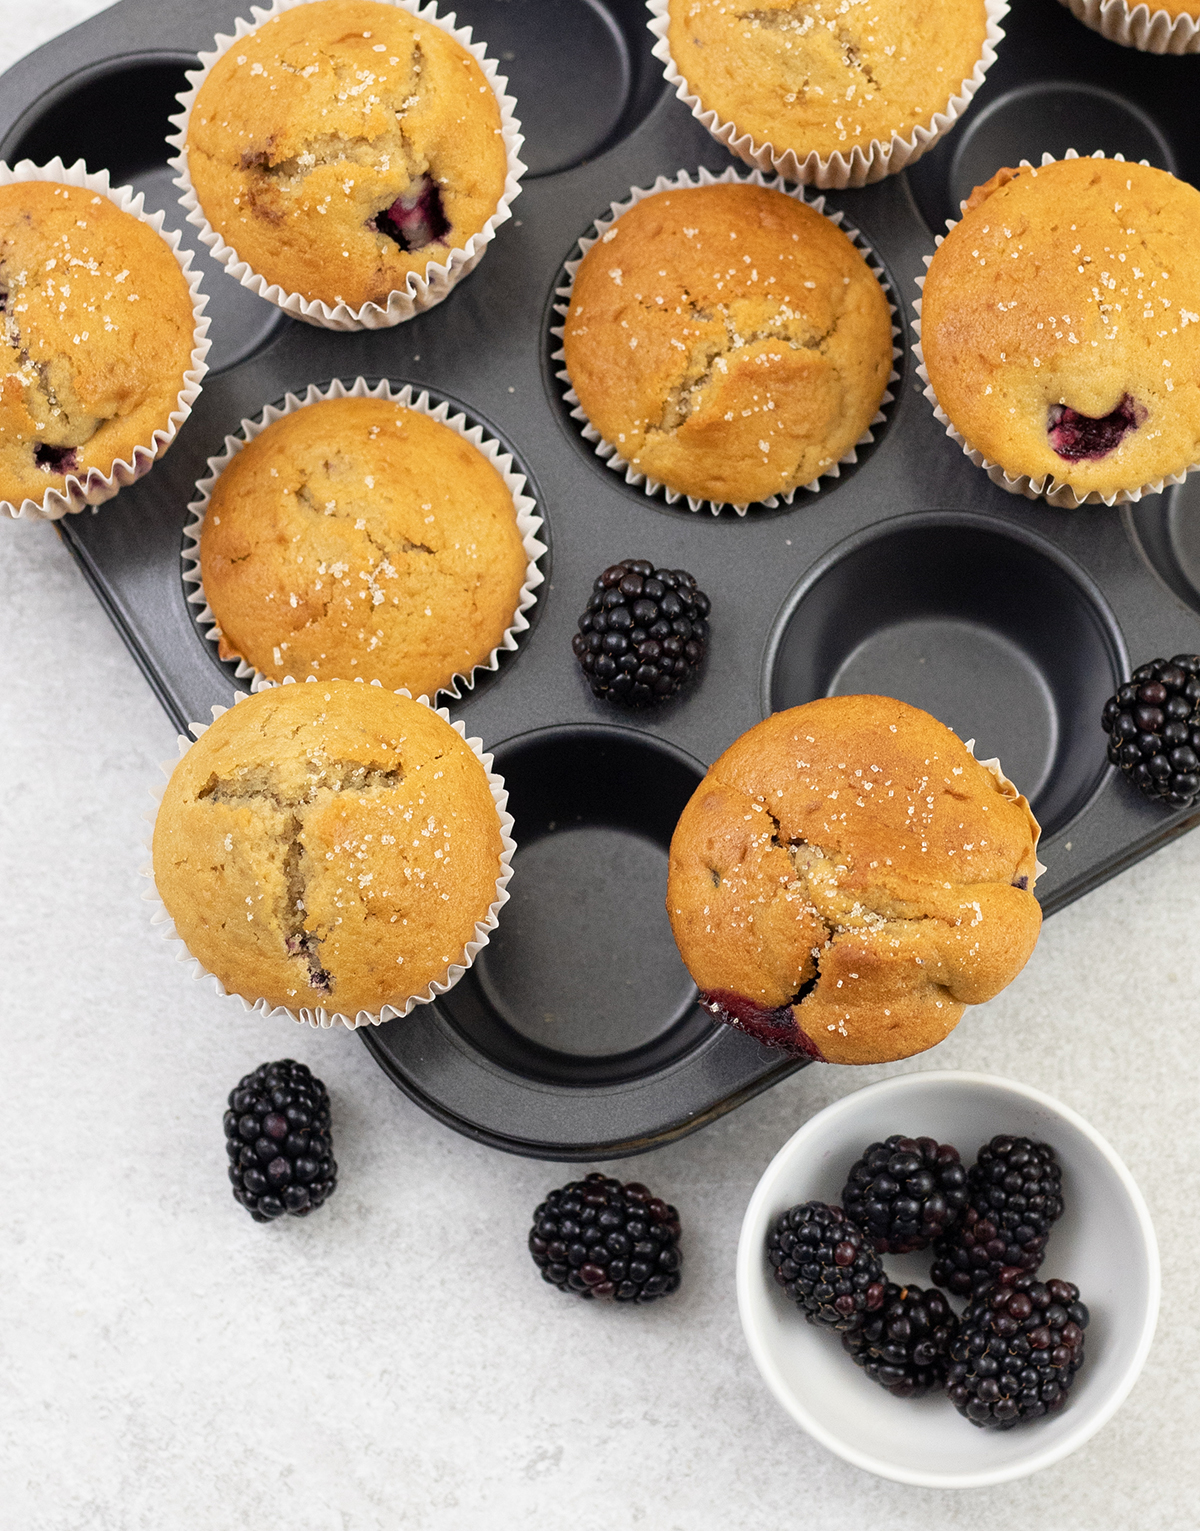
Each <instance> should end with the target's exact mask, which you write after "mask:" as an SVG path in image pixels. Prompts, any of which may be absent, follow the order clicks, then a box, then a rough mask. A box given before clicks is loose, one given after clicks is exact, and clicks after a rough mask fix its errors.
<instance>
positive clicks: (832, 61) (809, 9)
mask: <svg viewBox="0 0 1200 1531" xmlns="http://www.w3.org/2000/svg"><path fill="white" fill-rule="evenodd" d="M986 37H987V12H986V9H985V6H984V0H942V3H941V4H934V3H931V0H806V3H803V4H796V3H795V0H745V3H743V4H739V3H738V0H671V5H670V27H669V30H668V33H667V38H668V41H669V43H670V46H671V56H672V58H673V59H674V60H675V64H676V67H677V68H678V70H679V72H680V74H682V75H683V76H684V77H685V78H686V80H687V82H688V86H689V87H690V89H691V91H692V94H693V95H697V96H699V97H700V102H701V105H702V106H703V107H704V109H705V110H706V111H715V112H716V113H717V115H718V116H719V117H720V118H722V119H723V120H724V121H726V122H732V123H734V124H736V126H737V128H738V130H739V131H740V132H742V133H749V134H750V135H751V137H752V138H753V139H754V140H755V142H756V143H759V144H764V143H769V144H771V145H772V147H773V148H774V149H775V150H776V151H777V152H778V153H780V154H782V153H784V152H785V151H786V150H788V149H791V150H792V151H793V152H794V153H795V155H796V157H797V159H800V160H803V159H804V158H805V157H806V156H807V155H808V154H811V153H812V152H813V151H814V150H815V151H816V152H817V153H818V154H820V155H821V156H822V158H828V157H829V156H830V155H832V154H841V155H843V156H845V157H846V158H849V156H850V154H851V153H852V152H853V151H854V149H856V148H859V149H861V150H862V151H863V152H864V154H865V153H867V152H868V151H869V147H870V144H871V141H872V139H878V140H879V141H880V142H881V143H882V144H883V145H884V146H885V147H886V146H887V145H888V144H889V143H890V141H891V137H892V134H893V133H896V134H899V136H900V137H901V138H909V137H911V136H912V132H913V129H914V128H915V127H917V126H918V124H920V125H923V126H927V125H928V124H929V123H930V121H931V119H932V118H933V115H934V113H935V112H942V111H945V109H946V106H947V104H948V103H949V101H950V98H951V96H954V95H957V94H958V92H959V90H960V88H961V86H962V83H963V81H964V80H966V79H969V78H970V76H971V75H972V73H973V72H974V69H975V65H976V63H977V62H978V61H979V59H980V57H981V55H982V53H983V45H984V41H985V39H986Z"/></svg>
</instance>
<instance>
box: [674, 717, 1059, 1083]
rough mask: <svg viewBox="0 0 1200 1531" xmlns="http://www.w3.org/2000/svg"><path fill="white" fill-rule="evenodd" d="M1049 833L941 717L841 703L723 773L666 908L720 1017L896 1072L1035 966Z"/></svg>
mask: <svg viewBox="0 0 1200 1531" xmlns="http://www.w3.org/2000/svg"><path fill="white" fill-rule="evenodd" d="M1038 834H1039V830H1038V826H1037V823H1036V821H1035V819H1034V817H1033V815H1032V813H1031V812H1030V810H1029V805H1028V803H1027V802H1026V801H1025V799H1024V798H1023V797H1020V796H1018V794H1017V791H1016V789H1015V788H1014V787H1012V785H1011V784H1010V783H1006V782H1004V781H1003V780H1002V779H1000V778H998V776H997V775H994V774H993V773H992V772H991V771H990V770H989V769H988V768H987V767H986V766H983V765H981V764H979V762H978V761H976V760H975V758H974V756H973V755H972V754H971V752H970V751H969V750H968V749H967V748H966V746H965V745H964V744H963V743H962V742H961V741H960V740H959V739H958V738H956V737H955V735H954V734H953V733H951V731H950V730H949V729H948V728H946V727H945V726H944V725H943V724H941V723H939V722H938V721H937V719H936V718H932V717H930V716H929V714H928V713H926V712H921V711H920V710H919V709H918V708H916V707H909V706H908V705H906V704H905V703H904V702H898V701H894V700H892V698H890V697H881V696H840V697H827V698H824V699H822V700H821V701H816V702H809V703H807V704H806V705H805V706H803V707H793V708H791V709H789V710H788V711H786V712H777V713H775V714H774V715H773V716H772V717H769V718H767V719H766V720H765V722H762V723H759V724H758V725H757V726H756V727H754V728H752V729H750V730H749V731H748V732H747V733H745V734H743V735H742V737H741V738H740V739H738V740H736V741H735V742H734V743H733V744H732V745H731V746H730V748H729V749H727V750H726V751H725V753H724V754H723V755H722V756H721V757H720V759H718V760H717V761H715V762H714V764H713V765H712V766H711V767H710V769H709V772H708V775H707V776H706V777H705V778H704V780H703V781H702V782H701V783H700V785H699V787H697V789H696V791H695V793H694V795H693V796H692V799H691V801H690V802H689V803H688V805H687V807H686V808H685V809H684V811H683V814H682V815H681V817H680V820H679V823H678V825H677V826H676V829H675V834H674V836H673V838H672V840H671V856H670V872H669V879H668V885H667V911H668V913H669V915H670V918H671V927H672V929H673V931H674V933H675V940H676V943H677V945H678V947H679V950H680V954H681V955H682V957H683V960H684V962H685V964H686V965H687V968H688V971H689V972H690V973H691V975H692V977H693V978H694V979H695V980H696V983H697V985H698V986H699V988H700V990H701V999H702V1002H703V1003H704V1004H705V1005H706V1006H707V1008H708V1009H710V1010H711V1011H712V1012H713V1014H714V1015H717V1016H719V1017H720V1018H721V1019H722V1020H724V1021H727V1022H729V1023H731V1024H732V1025H735V1026H739V1027H741V1028H742V1029H744V1030H746V1031H749V1032H751V1033H753V1034H754V1035H756V1036H758V1037H759V1038H761V1039H762V1040H763V1041H766V1042H769V1043H772V1044H774V1045H777V1046H780V1047H784V1048H787V1049H788V1050H790V1051H793V1052H797V1053H805V1054H807V1055H808V1056H809V1057H811V1058H816V1059H823V1060H825V1061H826V1062H829V1063H886V1062H889V1061H891V1060H893V1059H896V1058H907V1057H910V1056H911V1055H912V1054H913V1053H919V1052H923V1051H924V1050H925V1049H926V1048H928V1047H932V1046H934V1044H935V1043H937V1042H940V1041H941V1040H942V1038H943V1037H945V1036H946V1034H947V1033H948V1032H950V1031H951V1030H952V1029H953V1028H954V1027H955V1025H957V1023H958V1021H959V1019H960V1018H961V1016H962V1013H963V1007H964V1006H965V1005H977V1004H980V1003H981V1002H982V1001H984V1000H987V999H991V998H993V996H994V995H996V994H998V993H999V992H1000V990H1001V989H1003V988H1004V987H1005V986H1006V985H1007V984H1009V983H1011V982H1012V980H1013V979H1014V978H1015V977H1016V976H1017V974H1018V973H1019V972H1020V971H1021V969H1022V968H1023V967H1024V965H1025V963H1026V961H1027V960H1028V958H1029V956H1030V954H1031V952H1032V951H1033V948H1034V945H1035V943H1036V942H1037V938H1038V931H1039V929H1040V928H1041V911H1040V909H1039V907H1038V902H1037V900H1036V898H1035V897H1034V896H1033V885H1034V880H1035V878H1036V876H1037V872H1038V863H1037V857H1036V854H1035V851H1036V845H1037V838H1038Z"/></svg>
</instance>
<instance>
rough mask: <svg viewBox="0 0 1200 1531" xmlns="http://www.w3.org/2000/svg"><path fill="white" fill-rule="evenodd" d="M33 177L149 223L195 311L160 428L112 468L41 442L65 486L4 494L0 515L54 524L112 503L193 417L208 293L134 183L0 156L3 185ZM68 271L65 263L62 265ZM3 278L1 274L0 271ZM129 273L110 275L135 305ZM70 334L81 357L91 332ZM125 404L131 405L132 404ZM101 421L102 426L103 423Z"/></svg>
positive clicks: (203, 367) (2, 304) (204, 352)
mask: <svg viewBox="0 0 1200 1531" xmlns="http://www.w3.org/2000/svg"><path fill="white" fill-rule="evenodd" d="M31 181H50V182H55V183H58V184H61V185H62V186H67V187H73V188H77V189H78V190H80V191H84V192H91V193H92V198H91V199H90V200H91V201H96V200H98V199H99V198H101V197H104V198H106V199H107V200H108V201H109V202H111V203H112V204H113V206H114V207H116V208H118V209H119V210H120V211H121V212H123V213H128V214H129V215H130V217H132V218H136V219H137V220H138V222H139V223H144V224H146V225H148V226H149V227H150V228H151V229H153V230H154V232H155V233H156V234H157V235H158V236H159V237H160V238H161V239H162V240H163V242H164V244H165V245H166V246H167V248H168V249H169V250H170V252H171V254H172V256H173V257H174V260H175V261H176V262H177V264H178V266H179V269H180V271H181V272H182V273H183V276H184V279H185V281H186V284H187V291H188V295H189V298H190V302H191V309H192V324H193V334H192V346H191V354H190V357H189V365H188V366H187V367H185V369H184V370H183V372H182V374H181V375H180V380H179V381H180V387H179V391H178V394H177V396H176V399H175V405H174V408H172V409H170V410H169V411H168V412H167V414H166V416H165V418H164V419H163V421H162V424H161V425H159V426H156V427H155V428H154V429H153V430H151V431H150V432H149V433H148V437H147V440H146V441H145V443H144V444H143V443H138V444H137V445H136V446H134V448H133V449H132V451H129V452H128V453H126V454H124V455H120V456H117V457H115V458H114V459H113V461H112V463H111V466H110V467H109V469H108V471H107V472H105V471H104V470H103V469H101V468H99V467H96V466H93V467H90V468H81V467H77V463H76V458H77V449H76V448H71V447H67V448H60V447H55V446H45V447H41V448H39V452H38V461H39V463H40V465H41V466H43V467H45V468H46V470H47V472H50V471H54V472H55V473H56V474H63V475H65V479H64V483H63V486H62V488H61V489H59V488H48V489H46V491H45V492H44V493H43V494H42V495H41V496H40V498H35V497H33V496H26V497H25V498H23V499H20V500H6V499H3V498H0V516H10V517H25V518H26V519H29V520H42V521H57V520H59V519H60V518H61V517H62V516H65V515H69V514H76V513H78V512H79V511H81V510H82V509H83V508H84V506H85V505H91V506H92V507H93V508H95V507H96V506H98V505H102V504H103V503H104V502H105V501H106V500H111V499H112V497H113V496H114V495H115V494H116V493H117V492H118V491H119V490H121V489H123V488H125V487H126V486H127V485H129V484H132V483H134V482H135V480H137V479H139V478H141V477H142V476H143V474H145V473H148V472H149V471H150V469H151V467H152V466H153V465H154V463H155V462H157V460H158V459H159V458H160V457H161V456H162V455H163V453H164V452H165V451H166V450H167V448H168V447H169V446H170V445H171V443H172V442H173V441H174V440H175V437H176V436H177V435H178V433H179V429H180V427H181V426H182V425H183V422H184V421H185V420H186V419H187V418H188V416H189V415H190V414H191V412H192V406H193V405H194V404H195V402H196V400H197V398H198V397H199V396H200V388H201V384H202V382H203V380H204V376H205V374H206V373H207V371H208V364H207V361H206V357H207V356H208V351H209V341H208V338H207V337H208V325H209V321H208V320H207V319H206V318H205V317H204V309H205V306H206V305H207V303H208V298H207V297H206V296H205V295H204V294H203V293H202V292H201V290H200V273H199V272H198V271H193V270H192V253H191V251H190V250H187V249H184V248H182V247H181V245H180V237H179V235H178V234H177V233H170V232H167V231H165V230H164V229H163V214H162V213H147V212H145V211H144V205H143V204H144V199H143V197H142V195H141V193H140V192H139V193H137V194H135V193H134V191H133V190H132V188H131V187H128V186H110V185H109V180H108V171H107V170H100V171H97V172H96V173H95V174H89V173H88V168H87V166H86V164H85V163H84V161H83V160H77V161H76V162H75V164H73V165H71V166H70V167H67V166H65V165H64V164H63V162H62V160H61V159H53V160H51V161H50V162H49V163H48V164H46V165H35V164H33V163H32V161H30V160H21V161H20V163H19V164H17V165H15V166H13V167H12V168H11V169H10V167H9V166H8V165H6V164H4V163H3V162H2V161H0V186H13V185H19V184H23V183H28V182H31ZM66 269H67V268H66V263H65V262H64V270H66ZM0 275H3V273H2V272H0ZM129 276H130V273H129V272H128V271H122V272H121V273H119V274H114V278H113V280H114V283H118V284H122V287H121V293H122V299H123V300H124V303H129V302H133V301H134V296H135V294H134V289H135V285H136V273H134V277H135V281H129ZM124 284H127V286H126V285H124ZM4 287H5V290H4V293H3V295H2V296H0V312H3V311H5V310H6V309H7V308H8V307H9V306H10V305H11V309H12V312H11V313H10V314H9V316H8V322H9V325H10V332H11V328H12V327H13V326H15V328H16V330H17V331H18V332H19V330H20V314H21V307H20V306H19V304H18V302H17V296H18V294H17V291H16V290H15V289H14V290H10V288H9V285H8V283H7V282H6V283H5V284H4ZM114 290H115V289H114ZM136 296H140V295H136ZM139 313H140V311H139ZM94 322H95V323H96V324H98V325H99V324H104V325H108V324H110V323H111V322H112V321H111V318H110V316H109V315H107V314H105V313H97V314H96V317H95V320H94ZM72 338H73V340H74V343H75V344H76V345H78V346H79V347H80V354H81V357H82V356H84V355H86V351H87V341H88V335H87V333H86V331H84V330H82V329H81V330H80V332H79V333H78V334H77V335H75V336H74V337H72ZM124 402H125V403H126V405H127V406H128V405H129V404H130V403H131V402H133V401H130V400H126V401H124ZM98 423H99V424H100V425H102V424H103V421H102V420H101V421H100V422H98Z"/></svg>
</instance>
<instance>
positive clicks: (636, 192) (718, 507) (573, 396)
mask: <svg viewBox="0 0 1200 1531" xmlns="http://www.w3.org/2000/svg"><path fill="white" fill-rule="evenodd" d="M732 183H737V184H739V185H744V186H762V187H765V188H766V189H767V190H768V191H778V192H782V193H783V195H784V196H786V197H792V198H794V199H795V200H796V201H797V202H803V203H805V205H806V206H807V207H811V208H812V209H813V210H814V211H815V212H818V213H821V214H822V215H823V216H824V217H826V218H828V220H829V222H830V223H832V224H834V225H835V226H836V227H837V228H839V229H841V231H842V233H843V234H845V236H846V237H847V239H849V240H850V242H851V244H853V245H854V246H856V248H857V249H858V251H859V253H860V254H861V255H863V256H864V257H865V258H866V261H867V265H868V266H869V267H870V269H871V272H872V274H873V275H874V276H875V278H876V280H877V281H878V282H879V285H880V287H882V288H883V294H884V297H885V298H886V300H887V306H888V313H889V314H890V315H891V317H892V370H891V372H890V374H889V375H888V387H886V388H885V389H884V391H883V396H882V398H881V399H880V401H879V405H880V407H879V409H878V410H877V411H876V412H875V414H874V415H872V416H871V421H870V425H868V427H867V429H866V430H865V431H864V432H863V433H862V435H861V436H860V437H859V438H858V440H857V441H856V442H855V443H854V446H852V447H851V448H850V450H849V451H848V452H845V453H844V454H843V455H842V456H841V457H840V458H839V459H838V461H837V462H835V463H833V464H831V465H830V466H829V467H828V468H826V469H825V471H824V472H823V473H820V474H818V475H817V477H816V478H814V479H812V480H811V481H810V482H809V483H807V484H797V485H796V487H795V488H793V489H789V490H788V492H787V493H786V494H773V495H770V496H769V497H768V498H767V499H765V500H754V501H747V503H746V504H744V505H737V504H735V503H734V502H733V501H731V500H706V499H704V498H703V497H702V496H701V497H699V498H697V497H696V496H695V495H690V494H689V495H685V494H683V493H682V491H680V490H677V489H668V488H667V486H666V485H665V484H664V483H662V482H661V481H660V480H658V479H656V478H650V477H649V476H648V475H647V474H645V473H641V472H639V471H638V469H637V468H635V467H634V466H633V465H632V464H631V463H629V462H628V461H627V460H626V459H625V458H624V457H622V456H621V454H620V453H619V452H618V451H617V449H616V447H615V446H613V445H612V443H611V442H609V441H605V439H604V437H603V436H601V434H600V432H599V431H598V430H597V429H596V427H595V426H594V425H593V424H592V423H591V421H590V420H589V419H588V417H587V415H586V414H585V413H584V410H583V406H582V405H581V404H580V402H579V395H578V394H577V393H576V392H575V390H574V388H573V387H572V386H571V376H570V373H569V372H568V371H567V369H566V352H565V350H564V349H563V346H562V344H561V342H562V340H563V330H564V327H565V321H566V317H567V313H568V311H569V309H570V306H571V292H572V289H573V288H574V286H575V275H576V272H578V270H579V267H580V266H581V265H582V263H583V257H584V256H585V255H586V254H587V252H588V251H589V250H590V249H591V248H592V246H593V245H594V244H595V243H596V241H597V240H598V239H601V238H603V236H604V235H605V234H606V233H607V232H608V230H609V229H610V228H611V227H612V226H613V224H614V223H616V221H617V219H618V218H619V217H620V216H621V214H622V213H626V212H628V211H629V209H630V208H631V207H633V206H635V205H636V204H637V203H638V202H642V201H644V200H645V198H646V197H653V196H657V195H658V193H659V192H660V191H683V190H689V189H691V188H694V187H697V186H723V185H729V184H732ZM610 205H611V207H612V216H611V217H608V218H597V219H596V220H595V222H594V223H593V224H592V225H591V226H592V227H593V228H594V229H595V230H596V232H595V235H594V236H592V237H591V238H589V237H588V236H587V235H580V238H579V249H580V255H579V259H578V260H569V261H567V262H566V265H565V267H564V269H565V271H566V273H567V276H568V277H569V279H570V280H569V281H568V282H567V284H566V285H565V286H564V287H556V288H555V289H554V291H555V297H556V298H558V299H560V300H561V301H559V302H556V303H555V304H554V312H555V313H556V314H560V315H561V316H562V319H563V321H564V323H563V324H554V325H551V327H550V333H551V335H553V336H554V338H555V339H556V340H558V341H559V342H560V344H559V348H558V350H557V351H554V352H553V353H552V357H551V359H552V360H553V361H556V362H558V363H560V366H559V367H558V369H557V370H556V372H555V376H556V377H557V378H558V379H559V381H560V382H561V383H562V384H563V398H564V399H565V400H566V402H567V404H568V405H569V406H570V409H571V418H572V419H573V420H578V421H580V423H581V427H582V429H581V434H582V435H583V438H584V440H585V441H589V442H591V444H592V447H593V449H594V450H595V453H596V456H597V457H599V458H600V459H601V460H602V461H603V463H604V465H605V467H608V468H611V469H612V470H613V471H614V473H620V472H622V471H623V472H624V474H625V482H626V483H627V484H632V485H633V486H634V487H635V488H640V489H641V490H642V491H643V493H644V494H646V495H649V496H653V495H658V494H661V495H662V496H663V498H664V499H665V500H666V502H667V504H668V505H676V504H678V502H679V501H680V500H683V499H686V500H687V502H688V507H689V508H690V509H691V510H699V509H700V508H701V507H702V506H704V505H707V506H708V508H709V509H710V510H711V511H712V513H713V515H714V516H716V515H719V514H720V513H721V511H722V510H735V511H736V512H737V513H738V515H739V516H744V515H745V514H746V511H747V510H748V509H749V507H750V505H751V504H755V505H766V506H768V507H769V508H771V509H774V508H775V507H776V506H778V505H790V504H791V503H792V501H793V500H794V499H795V497H796V493H797V490H799V489H807V490H808V491H809V492H810V493H811V494H816V493H817V491H818V490H819V489H820V488H821V482H820V481H821V479H822V478H840V477H841V467H840V465H841V464H842V463H856V462H857V461H858V452H857V450H856V449H857V448H858V447H862V446H867V445H869V444H870V443H871V442H873V441H874V440H875V434H874V432H873V431H872V430H871V426H874V425H882V424H884V422H885V421H886V419H887V414H886V412H885V408H884V406H885V405H888V404H891V403H892V402H893V400H894V399H895V397H896V396H895V394H894V393H893V392H892V391H891V386H890V385H891V384H892V383H895V382H897V381H898V380H899V377H900V372H899V366H898V364H899V361H900V347H899V345H898V344H897V341H898V338H899V335H900V329H899V326H898V325H897V324H896V322H895V319H896V305H895V304H894V303H893V302H892V284H891V283H890V282H889V281H888V279H887V275H886V273H885V272H884V269H883V267H882V266H881V265H879V264H878V262H877V261H875V260H873V259H872V256H873V255H874V253H875V252H874V250H873V249H872V247H871V246H870V245H869V244H867V243H866V241H865V240H864V239H863V237H862V235H861V234H860V233H859V231H858V230H857V229H853V228H843V227H842V219H843V218H844V217H845V214H844V213H827V212H826V211H825V198H824V197H816V198H814V199H813V200H812V201H811V202H809V201H808V200H807V199H806V197H805V195H804V191H803V189H802V188H800V187H791V186H786V185H784V183H783V181H782V179H781V178H780V177H779V176H767V175H764V174H763V173H762V172H761V171H754V172H753V173H752V174H751V175H742V174H740V173H739V172H738V171H737V170H735V169H734V168H733V167H732V166H731V167H730V168H729V169H728V170H724V171H722V173H721V174H720V175H713V174H712V172H711V171H708V170H706V169H705V168H704V167H703V166H701V167H700V169H699V171H698V172H697V176H696V179H695V180H693V179H692V178H691V176H690V175H689V174H688V172H687V171H686V170H681V171H680V172H679V174H678V175H677V176H673V177H668V176H665V175H660V176H659V177H658V179H657V180H656V181H655V183H654V185H653V186H650V187H641V186H635V187H633V188H632V189H631V191H630V193H629V196H628V197H627V198H626V200H625V201H624V202H613V203H611V204H610Z"/></svg>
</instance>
